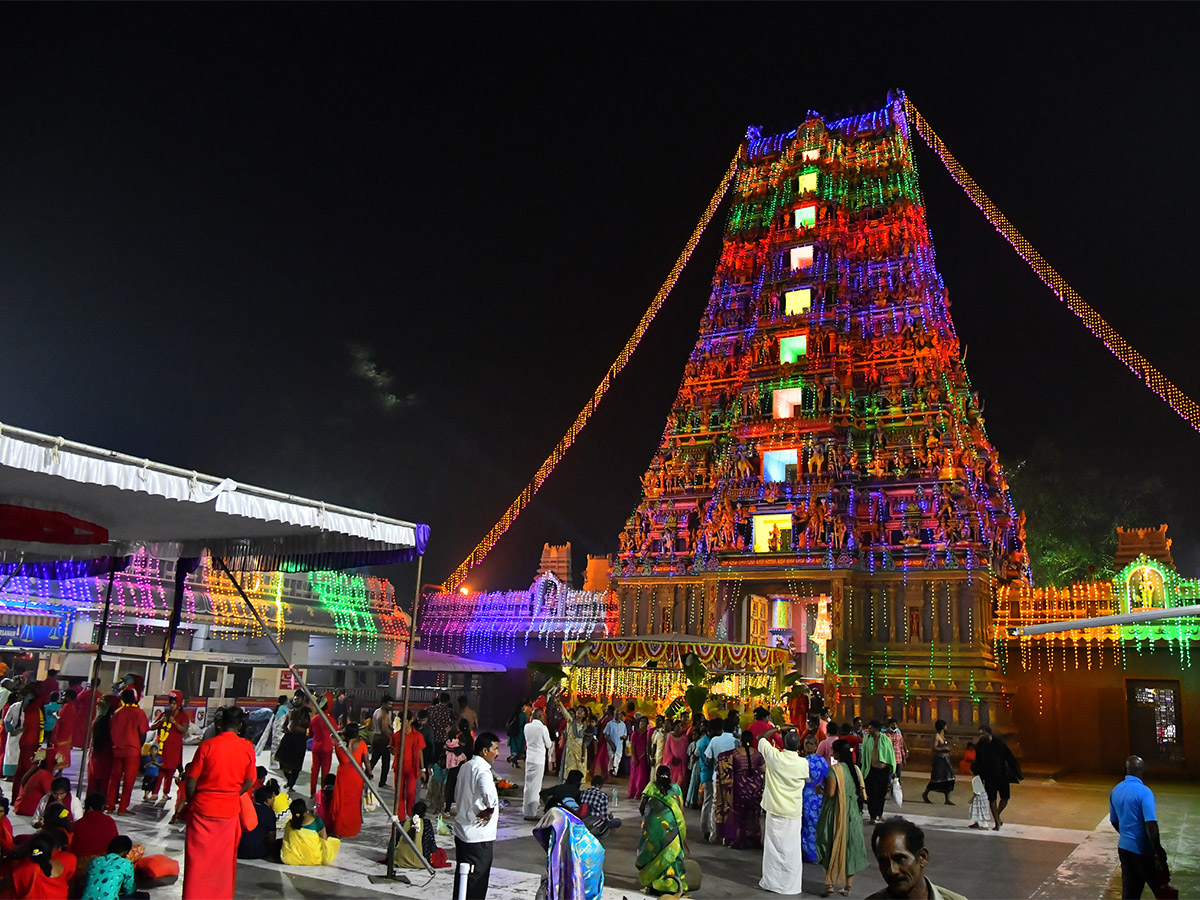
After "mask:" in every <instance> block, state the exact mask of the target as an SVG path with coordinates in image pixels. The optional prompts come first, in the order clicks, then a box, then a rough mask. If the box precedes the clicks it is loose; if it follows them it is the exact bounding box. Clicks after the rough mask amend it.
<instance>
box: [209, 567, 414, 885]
mask: <svg viewBox="0 0 1200 900" xmlns="http://www.w3.org/2000/svg"><path fill="white" fill-rule="evenodd" d="M213 561H214V562H215V563H216V565H217V567H218V568H219V569H220V570H221V571H222V572H224V573H225V575H226V576H227V577H228V578H229V581H230V583H231V584H232V585H233V587H234V589H235V590H236V591H237V592H238V594H239V595H240V596H241V598H242V600H243V601H244V602H245V604H246V608H247V609H249V610H250V615H252V616H254V619H255V621H256V622H258V625H259V627H260V628H262V632H263V634H265V635H266V636H267V640H269V641H270V642H271V646H273V647H274V648H275V652H276V653H278V654H279V658H280V659H281V660H283V664H284V665H285V666H287V668H288V670H289V671H290V672H291V673H292V677H293V678H294V679H295V681H296V683H297V684H299V685H300V690H302V691H304V696H305V697H307V698H308V700H309V702H310V703H311V704H312V705H313V709H315V710H316V711H317V715H319V716H320V717H321V718H322V719H323V720H324V722H325V725H326V726H327V727H328V728H329V733H330V734H331V735H333V739H334V741H335V742H336V743H337V746H338V747H339V748H340V749H341V750H343V751H345V754H346V759H347V760H349V762H350V765H352V766H353V767H354V770H355V771H356V772H358V774H359V775H360V776H362V780H363V784H364V785H365V786H366V789H367V790H369V791H370V792H371V793H372V794H373V795H374V796H375V799H376V801H378V803H379V808H380V809H386V807H385V806H384V802H383V796H382V795H381V794H380V793H379V791H377V790H376V789H375V785H374V784H373V783H372V782H371V779H370V778H368V777H367V773H366V772H365V771H363V767H362V766H360V765H359V764H358V760H356V759H355V758H354V757H353V756H351V755H350V752H349V748H347V747H346V744H345V742H344V741H343V740H342V736H341V735H340V734H338V730H337V728H335V727H334V724H333V722H332V721H331V720H330V718H329V716H327V715H326V714H325V710H323V709H321V707H320V706H318V705H317V698H316V697H314V696H313V692H312V691H310V690H309V689H308V685H307V684H306V683H305V682H304V678H303V677H302V676H301V674H300V673H299V672H297V671H296V667H295V666H293V665H292V663H291V660H289V659H288V658H287V654H285V653H284V652H283V648H282V647H280V646H279V642H278V641H276V640H275V638H274V636H272V634H271V630H270V629H269V628H268V627H267V623H266V622H265V621H263V617H262V616H261V615H260V614H259V612H258V610H257V609H256V608H255V607H254V604H253V603H251V602H250V598H249V597H247V596H246V592H245V591H244V590H242V586H241V584H240V583H239V582H238V580H237V579H236V578H234V577H233V573H232V572H231V571H229V566H227V565H226V564H225V560H224V559H223V558H221V557H214V559H213ZM388 818H390V819H391V820H392V828H393V829H396V828H399V830H400V834H401V836H402V837H403V838H404V839H405V840H406V841H408V844H409V846H410V847H412V848H413V850H415V851H416V854H417V857H418V858H419V859H420V860H421V863H422V864H423V865H424V866H425V871H427V872H428V873H429V874H430V875H434V874H436V873H435V871H434V868H433V866H431V865H430V864H429V860H427V859H426V858H425V854H424V853H422V852H421V848H420V847H418V846H417V845H416V844H414V843H413V840H412V838H410V837H409V836H408V832H406V831H405V830H404V829H403V828H401V827H400V821H399V820H398V819H397V818H396V816H395V815H394V814H393V813H390V812H389V813H388Z"/></svg>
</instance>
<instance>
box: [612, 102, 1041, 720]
mask: <svg viewBox="0 0 1200 900" xmlns="http://www.w3.org/2000/svg"><path fill="white" fill-rule="evenodd" d="M913 136H915V135H910V129H909V125H908V123H907V121H906V120H905V115H904V103H903V99H902V96H900V95H893V96H891V97H889V102H888V103H887V105H885V106H884V107H883V108H882V109H880V110H877V111H875V112H872V113H868V114H865V115H859V116H854V117H851V118H846V119H840V120H830V121H827V120H825V119H824V118H822V117H821V116H820V115H818V114H815V113H810V114H809V115H808V117H807V118H806V119H805V120H804V121H803V122H802V123H801V124H800V125H799V126H798V127H797V128H795V129H794V130H792V131H789V132H787V133H784V134H779V135H774V136H761V135H760V134H759V132H758V130H757V129H751V131H750V132H749V133H748V136H747V139H746V141H745V143H744V144H743V146H742V152H741V156H740V159H739V162H738V167H737V173H736V177H735V182H734V186H733V192H732V206H731V210H730V212H729V218H728V222H727V225H726V228H725V234H724V244H723V249H722V252H721V256H720V260H719V261H718V263H717V267H716V272H715V274H714V277H713V281H712V294H711V298H710V300H709V303H708V307H707V309H706V310H705V312H704V316H703V319H702V321H701V323H700V329H699V336H698V339H697V341H696V344H695V347H694V349H693V350H692V353H691V355H690V357H689V359H688V361H687V364H686V366H685V367H684V372H683V378H682V381H681V383H680V386H679V392H678V395H677V397H676V399H675V402H674V405H673V406H672V408H671V410H670V413H669V414H668V416H667V424H666V429H665V430H664V433H663V438H662V443H661V445H660V446H659V448H658V451H657V452H656V453H655V455H654V457H653V459H652V460H651V461H650V465H649V467H648V468H647V470H646V473H645V475H644V476H643V478H642V485H643V490H642V499H641V502H640V503H639V504H638V505H637V508H636V509H635V510H634V511H633V514H632V515H631V516H630V517H629V519H628V521H627V523H626V526H625V529H624V533H623V534H622V535H621V536H620V547H621V550H620V553H619V557H618V560H617V563H616V565H615V567H614V575H616V576H617V578H618V581H619V583H620V594H621V604H622V609H623V612H622V625H623V631H624V632H625V633H633V634H637V633H648V632H651V631H654V630H656V629H655V623H656V621H657V620H656V619H655V615H656V614H655V612H654V608H655V604H656V603H658V602H659V601H657V600H656V599H654V597H655V596H656V595H655V591H656V590H658V589H659V587H661V588H662V589H663V590H666V589H667V588H666V586H667V585H668V583H669V581H671V580H673V581H674V583H675V584H676V585H682V584H684V583H689V584H693V583H694V585H695V586H696V587H699V586H700V585H707V590H705V591H699V592H697V591H695V590H692V589H691V588H689V589H688V590H689V592H690V593H689V596H696V597H700V598H701V599H699V600H698V601H696V603H697V605H696V608H695V609H694V610H691V611H690V612H689V613H688V615H687V617H686V618H687V621H688V622H689V623H690V624H689V626H688V627H689V628H690V629H691V633H696V634H698V635H705V636H709V637H712V636H722V637H724V636H726V635H728V636H731V637H732V636H735V635H738V634H740V636H741V637H743V638H748V637H750V635H751V633H753V634H754V635H756V636H757V635H764V634H767V633H768V632H769V631H770V629H767V628H757V629H756V628H754V627H753V626H752V625H743V626H741V627H739V626H738V624H737V621H736V619H737V616H736V615H735V614H734V613H733V610H734V608H735V607H737V606H738V604H739V601H740V599H741V598H742V596H745V595H750V594H757V595H761V596H763V597H766V598H768V599H769V600H770V599H776V598H781V597H782V598H784V599H786V598H787V597H788V596H789V595H790V596H792V598H793V600H795V601H796V602H800V601H803V600H804V599H806V598H807V599H808V600H810V601H811V600H812V599H813V598H815V597H818V596H819V597H824V598H830V597H832V596H834V594H835V593H839V592H840V593H841V594H842V595H844V596H845V597H846V600H845V601H844V602H845V603H846V604H847V608H846V609H845V610H841V609H839V610H836V612H837V614H838V619H837V621H838V622H839V625H840V627H841V632H842V633H841V634H834V635H833V636H832V640H833V642H834V643H833V644H831V647H830V652H831V653H833V652H836V651H837V650H838V649H839V648H841V650H842V652H843V656H844V653H845V651H846V649H848V648H849V646H850V645H851V643H852V642H853V652H854V653H856V654H861V653H867V652H870V650H869V648H870V647H872V646H876V645H879V644H881V643H892V642H895V643H900V642H907V643H910V644H918V643H922V642H924V643H926V645H928V644H929V643H934V644H937V643H939V642H940V641H942V640H944V641H945V642H946V643H947V644H948V645H949V644H954V645H957V646H960V647H963V653H964V655H963V661H964V663H968V664H969V663H973V664H975V665H976V666H978V667H980V671H978V672H976V671H975V670H974V669H972V670H971V671H970V672H965V671H964V672H963V673H961V674H962V679H963V680H964V681H965V680H966V679H967V678H970V679H972V680H976V679H984V678H986V677H988V676H987V673H986V672H985V671H983V669H992V668H994V663H993V662H992V661H991V651H990V647H989V646H988V643H989V642H990V640H991V634H990V632H987V631H986V628H987V627H988V622H990V617H991V613H992V601H991V596H992V593H993V591H994V589H995V587H996V585H998V584H1001V583H1005V582H1011V581H1024V580H1027V579H1028V573H1029V567H1028V559H1027V556H1026V551H1025V547H1024V534H1023V527H1021V524H1022V523H1021V522H1020V520H1019V518H1018V515H1017V513H1016V511H1015V510H1014V507H1013V504H1012V500H1011V497H1010V494H1009V489H1008V484H1007V481H1006V479H1005V474H1004V470H1003V468H1002V467H1001V465H1000V460H999V455H998V454H997V451H996V450H995V448H994V447H993V446H992V444H991V442H990V441H989V439H988V435H987V431H986V429H985V426H984V417H983V404H982V402H981V400H980V398H979V394H978V392H977V391H976V389H975V388H974V387H973V386H972V384H971V381H970V378H969V377H968V374H967V369H966V367H965V365H964V361H963V357H964V351H963V347H962V344H961V343H960V340H959V337H958V335H957V334H956V332H955V328H954V323H953V322H952V320H951V318H950V301H949V296H948V292H947V288H946V285H945V284H944V282H943V280H942V278H941V276H940V275H939V274H938V271H937V269H936V267H935V254H934V248H933V244H932V242H931V240H930V235H929V230H928V226H927V223H926V216H925V207H924V202H923V199H922V196H921V192H920V189H919V186H918V180H917V171H916V168H915V164H914V159H913V153H912V145H911V141H910V138H911V137H913ZM889 579H891V580H889ZM734 582H736V583H737V584H738V585H739V587H737V588H731V587H730V585H731V584H732V583H734ZM834 582H836V584H837V589H838V590H837V591H836V592H835V591H834V589H833V583H834ZM893 583H894V584H896V585H897V586H896V587H894V588H889V585H892V584H893ZM756 585H757V587H755V586H756ZM656 586H658V587H656ZM888 590H891V591H892V592H891V594H886V592H887V591H888ZM880 591H883V592H884V593H885V595H886V596H885V597H884V598H883V599H881V598H880V597H879V596H878V594H879V592H880ZM659 593H661V591H659ZM635 594H636V596H635ZM864 594H865V595H866V597H865V599H864V597H863V595H864ZM825 602H828V600H826V601H825ZM690 603H691V601H688V604H690ZM855 603H861V604H864V605H862V606H859V607H856V606H854V604H855ZM688 604H685V605H688ZM647 608H649V610H650V611H649V612H647ZM689 609H690V606H689ZM814 614H815V613H814ZM856 616H857V617H858V620H857V621H856V619H855V617H856ZM863 619H869V620H870V625H868V624H867V623H866V622H864V621H861V620H863ZM672 621H673V622H675V623H678V621H679V616H678V615H675V616H674V617H673V619H672ZM812 621H814V620H813V619H809V622H810V623H811V622H812ZM863 628H867V632H863V631H862V629H863ZM677 630H684V629H681V628H679V629H677ZM856 636H858V637H859V640H858V641H857V642H855V641H854V639H855V637H856ZM789 639H790V638H789ZM972 647H973V648H974V650H972V649H970V648H972ZM922 652H924V654H925V656H926V657H927V658H928V657H929V651H928V649H926V650H924V651H922ZM927 662H928V660H927V659H926V663H927ZM939 664H940V662H939ZM957 665H958V663H957V661H956V662H955V666H957ZM926 667H928V666H926ZM944 668H945V667H944ZM957 677H958V676H957V675H956V674H955V673H954V672H951V673H950V675H949V676H948V680H950V681H955V682H956V681H957ZM927 680H928V679H927ZM906 693H911V691H906ZM976 693H977V694H978V692H976ZM934 708H935V709H936V708H937V707H936V705H935V707H934Z"/></svg>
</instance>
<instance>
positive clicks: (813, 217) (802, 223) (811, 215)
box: [795, 203, 817, 229]
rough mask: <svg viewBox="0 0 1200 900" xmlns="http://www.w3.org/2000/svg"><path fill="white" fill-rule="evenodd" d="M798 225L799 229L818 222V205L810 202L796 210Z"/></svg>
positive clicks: (810, 226)
mask: <svg viewBox="0 0 1200 900" xmlns="http://www.w3.org/2000/svg"><path fill="white" fill-rule="evenodd" d="M795 216H796V227H797V228H799V229H804V228H812V227H813V226H814V225H816V224H817V206H816V204H815V203H814V204H810V205H808V206H802V207H800V208H799V209H798V210H796V214H795Z"/></svg>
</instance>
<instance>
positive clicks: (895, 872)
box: [875, 831, 929, 897]
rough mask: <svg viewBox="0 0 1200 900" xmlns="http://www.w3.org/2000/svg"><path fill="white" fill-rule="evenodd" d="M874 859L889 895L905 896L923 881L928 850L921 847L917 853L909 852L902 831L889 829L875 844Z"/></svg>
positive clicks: (927, 860)
mask: <svg viewBox="0 0 1200 900" xmlns="http://www.w3.org/2000/svg"><path fill="white" fill-rule="evenodd" d="M875 860H876V862H878V863H879V874H880V875H882V876H883V880H884V881H886V882H887V886H888V896H890V897H907V896H908V895H909V893H911V892H912V891H914V890H916V889H917V888H918V887H919V886H921V885H923V884H924V883H925V864H926V863H927V862H929V851H928V850H926V849H925V848H924V847H922V848H921V850H920V852H919V853H916V854H913V853H911V852H910V851H909V849H908V846H907V842H906V841H905V839H904V832H902V831H891V832H889V833H887V834H885V835H884V836H883V837H882V838H881V839H880V841H879V843H878V844H876V846H875Z"/></svg>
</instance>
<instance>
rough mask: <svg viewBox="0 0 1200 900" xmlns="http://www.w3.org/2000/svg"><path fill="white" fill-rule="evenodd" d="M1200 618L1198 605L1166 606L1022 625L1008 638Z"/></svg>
mask: <svg viewBox="0 0 1200 900" xmlns="http://www.w3.org/2000/svg"><path fill="white" fill-rule="evenodd" d="M1187 616H1200V605H1194V606H1167V607H1163V608H1161V609H1141V610H1137V611H1136V612H1128V613H1121V614H1120V615H1115V616H1096V617H1095V618H1092V619H1070V620H1068V621H1065V622H1047V623H1046V624H1045V625H1023V626H1019V627H1016V628H1009V629H1008V634H1009V637H1030V636H1032V635H1035V634H1056V633H1058V632H1060V631H1081V630H1083V629H1086V628H1107V627H1108V626H1110V625H1137V624H1140V623H1142V622H1155V621H1157V620H1159V619H1180V618H1184V617H1187Z"/></svg>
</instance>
